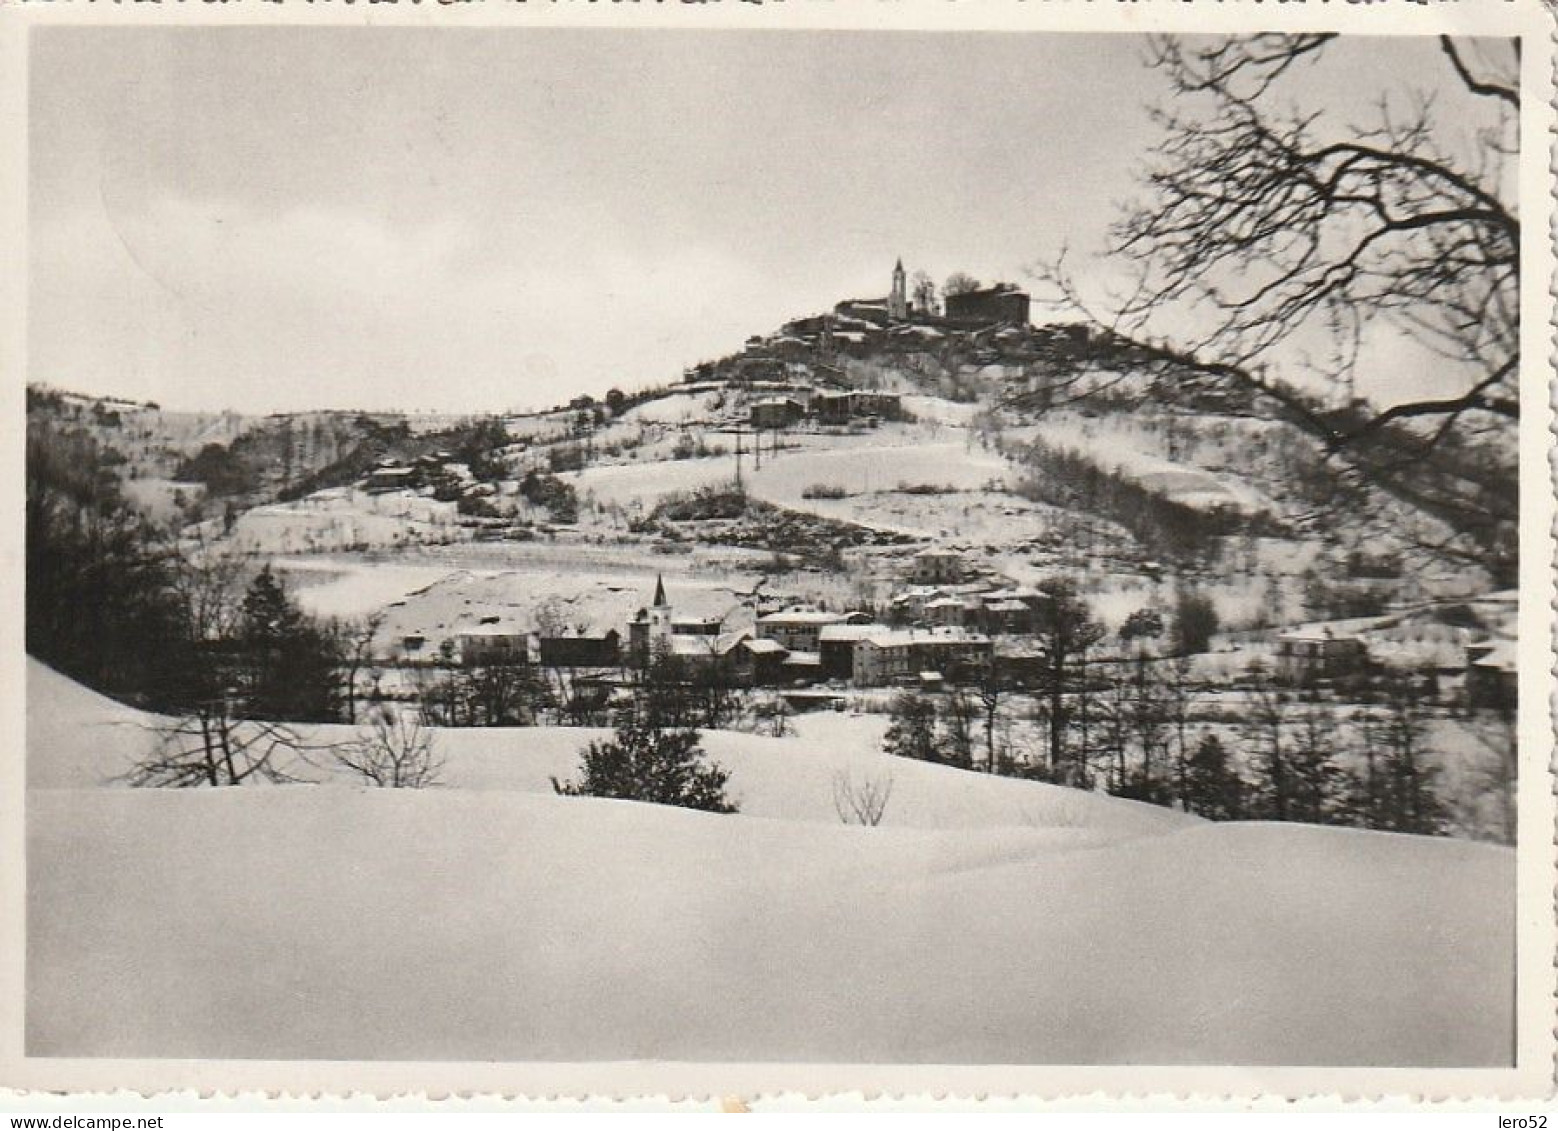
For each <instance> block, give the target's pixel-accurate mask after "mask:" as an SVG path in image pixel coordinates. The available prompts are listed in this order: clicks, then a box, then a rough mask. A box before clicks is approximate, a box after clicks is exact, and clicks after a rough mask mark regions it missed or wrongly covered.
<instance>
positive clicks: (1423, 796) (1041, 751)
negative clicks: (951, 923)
mask: <svg viewBox="0 0 1558 1131" xmlns="http://www.w3.org/2000/svg"><path fill="white" fill-rule="evenodd" d="M1049 598H1050V599H1049V601H1048V602H1047V604H1046V605H1045V606H1044V607H1043V611H1042V612H1041V615H1040V622H1039V625H1038V630H1037V633H1036V641H1037V643H1038V646H1039V655H1038V657H1037V661H1036V663H1035V664H1033V665H1031V666H1030V667H1029V668H1028V669H1027V671H1026V672H1025V673H1023V674H1022V675H1021V676H1019V675H1017V674H1016V673H1014V672H1013V671H1012V670H1011V669H1010V668H1007V669H1004V670H1003V669H1002V668H998V667H996V666H994V665H991V666H990V667H988V668H986V669H985V671H984V672H983V673H981V674H980V675H978V676H977V677H976V678H975V679H973V680H971V681H970V682H968V683H967V684H966V685H964V686H958V687H951V688H948V689H946V690H945V691H938V692H932V693H926V692H920V691H904V692H901V693H899V695H898V696H896V697H895V699H894V700H893V703H892V706H891V713H890V718H889V722H888V727H887V730H886V733H885V735H884V739H883V749H884V750H885V751H886V752H887V753H889V754H894V755H897V756H900V757H907V758H915V759H919V760H922V761H930V762H937V763H941V764H944V765H950V766H955V767H959V768H962V769H971V770H983V771H986V772H989V773H996V774H1004V775H1008V776H1015V777H1026V778H1032V779H1036V780H1041V781H1046V782H1051V783H1055V784H1062V785H1068V786H1072V787H1076V788H1082V789H1090V790H1091V789H1102V790H1104V791H1106V792H1108V793H1110V794H1113V795H1115V796H1119V797H1127V798H1132V799H1135V800H1140V801H1146V802H1150V803H1154V804H1159V805H1167V806H1174V807H1178V808H1182V809H1185V810H1188V811H1190V812H1193V813H1197V814H1200V815H1202V816H1204V817H1208V818H1210V819H1214V820H1276V821H1303V822H1307V823H1313V824H1340V825H1352V826H1357V827H1363V828H1372V829H1385V830H1391V831H1396V832H1407V833H1420V834H1439V833H1443V832H1445V831H1446V830H1447V828H1448V825H1449V820H1450V813H1449V811H1448V808H1447V806H1446V805H1445V804H1444V803H1443V801H1442V800H1441V798H1440V797H1439V795H1438V792H1437V788H1436V783H1437V778H1438V771H1437V768H1436V764H1435V763H1436V758H1435V755H1434V753H1433V749H1432V746H1433V744H1432V739H1431V732H1430V729H1429V716H1428V714H1427V712H1426V710H1425V709H1424V699H1425V694H1424V686H1423V683H1422V682H1421V681H1420V680H1417V679H1414V678H1413V677H1412V676H1411V675H1410V674H1407V673H1400V674H1394V675H1391V676H1387V677H1385V678H1383V679H1381V680H1380V681H1378V683H1377V686H1376V687H1375V689H1374V691H1373V693H1372V694H1371V700H1372V701H1370V702H1367V703H1360V704H1355V705H1350V706H1348V707H1343V706H1341V705H1339V704H1337V703H1334V702H1332V701H1330V700H1329V699H1326V698H1324V697H1322V696H1321V695H1320V694H1319V693H1318V691H1317V690H1316V689H1314V688H1313V687H1309V688H1305V687H1303V686H1295V685H1291V684H1290V683H1288V682H1287V681H1284V680H1282V679H1279V678H1278V676H1277V673H1275V672H1273V671H1271V670H1270V669H1269V668H1267V667H1265V666H1264V665H1262V664H1260V663H1259V662H1257V663H1256V664H1254V665H1252V667H1251V669H1250V670H1249V671H1248V672H1247V673H1246V675H1245V677H1244V678H1243V679H1242V680H1241V681H1239V692H1238V694H1239V700H1238V702H1237V710H1238V716H1237V719H1236V720H1235V721H1233V722H1232V723H1231V724H1230V723H1229V721H1228V720H1227V719H1226V718H1222V717H1219V718H1213V719H1211V720H1210V722H1211V725H1209V716H1208V713H1207V711H1206V710H1205V707H1204V704H1198V701H1197V696H1198V694H1199V685H1198V683H1197V681H1196V680H1195V677H1194V661H1193V660H1192V658H1191V653H1192V652H1194V651H1201V650H1204V647H1205V641H1204V639H1191V638H1192V637H1198V636H1199V635H1200V634H1201V633H1205V632H1209V631H1210V627H1215V618H1213V619H1212V621H1211V624H1210V626H1209V624H1208V620H1207V618H1208V616H1209V615H1210V609H1209V606H1206V605H1205V599H1204V598H1202V597H1200V596H1199V595H1197V594H1194V593H1187V594H1184V595H1182V596H1181V598H1180V601H1179V603H1178V605H1177V607H1176V609H1175V610H1174V611H1173V614H1172V615H1171V617H1170V618H1168V619H1165V618H1164V617H1163V616H1162V615H1161V614H1160V613H1159V612H1157V611H1156V610H1152V609H1143V610H1139V611H1137V612H1136V613H1133V614H1132V615H1131V616H1130V617H1128V618H1127V619H1126V621H1125V623H1124V625H1123V626H1122V627H1121V628H1120V630H1119V632H1118V633H1117V634H1115V636H1114V639H1113V640H1110V639H1109V634H1108V633H1107V632H1106V630H1105V629H1104V627H1103V625H1102V624H1100V623H1099V622H1098V621H1097V620H1096V618H1094V616H1093V615H1092V613H1091V611H1090V610H1089V609H1088V607H1087V605H1086V604H1085V603H1084V602H1083V601H1081V600H1080V599H1079V598H1078V597H1077V595H1076V593H1075V591H1074V590H1073V589H1071V588H1069V587H1067V586H1063V585H1061V586H1055V587H1053V588H1052V590H1051V592H1050V594H1049ZM1193 645H1198V646H1193ZM1230 735H1231V736H1232V737H1231V738H1230Z"/></svg>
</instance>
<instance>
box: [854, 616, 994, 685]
mask: <svg viewBox="0 0 1558 1131" xmlns="http://www.w3.org/2000/svg"><path fill="white" fill-rule="evenodd" d="M992 655H993V648H992V644H991V640H990V638H989V637H988V636H985V635H984V634H982V633H977V632H967V631H965V630H963V629H956V628H945V629H938V630H935V631H927V630H924V629H890V630H888V631H886V632H879V633H876V634H874V635H872V636H867V637H865V638H864V639H861V640H859V641H857V642H856V643H855V653H854V682H855V685H856V686H858V687H886V686H890V685H893V684H906V683H912V682H919V681H920V678H921V675H922V674H925V673H935V674H936V675H939V676H941V677H943V678H944V679H946V680H949V681H951V682H957V681H959V680H960V679H963V678H966V677H968V676H970V675H973V674H975V673H977V672H979V671H981V670H983V669H985V668H988V666H989V664H990V662H991V657H992Z"/></svg>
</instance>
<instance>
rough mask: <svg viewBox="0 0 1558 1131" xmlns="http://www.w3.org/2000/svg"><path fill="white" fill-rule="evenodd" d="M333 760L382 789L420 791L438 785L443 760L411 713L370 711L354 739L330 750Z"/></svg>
mask: <svg viewBox="0 0 1558 1131" xmlns="http://www.w3.org/2000/svg"><path fill="white" fill-rule="evenodd" d="M334 755H335V760H336V761H337V762H338V763H340V765H341V766H343V767H344V768H346V769H348V770H350V771H351V772H352V773H354V774H356V775H357V776H358V777H360V778H362V779H363V780H364V781H366V782H371V783H372V784H373V785H376V786H381V787H383V788H385V789H423V788H425V787H427V786H431V785H437V784H438V775H439V774H440V773H441V772H442V771H443V768H444V760H443V757H442V755H440V754H439V753H438V751H437V748H436V745H435V743H434V740H433V734H432V732H431V731H429V730H428V729H427V728H426V727H424V726H423V725H422V722H421V720H420V719H418V718H417V717H416V715H415V713H413V712H409V711H395V710H391V709H390V708H388V707H383V706H381V707H379V708H377V709H376V710H374V711H373V712H372V713H371V714H370V716H369V718H368V721H367V722H366V723H365V724H364V725H363V727H362V728H361V729H360V730H359V731H358V732H357V738H356V739H355V740H353V741H351V742H347V743H343V744H341V745H339V746H337V747H335V749H334Z"/></svg>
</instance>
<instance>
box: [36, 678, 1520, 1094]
mask: <svg viewBox="0 0 1558 1131" xmlns="http://www.w3.org/2000/svg"><path fill="white" fill-rule="evenodd" d="M28 674H29V679H28V689H27V693H28V706H29V711H28V774H29V778H28V781H29V793H28V987H27V989H28V997H27V1044H28V1051H29V1053H31V1054H33V1055H75V1056H99V1055H121V1056H125V1055H135V1056H163V1057H181V1056H242V1057H264V1058H292V1057H328V1058H350V1059H358V1058H362V1059H373V1058H406V1059H444V1058H462V1059H483V1060H488V1059H490V1060H507V1059H543V1060H544V1059H579V1060H595V1059H662V1058H671V1059H692V1060H742V1059H747V1060H769V1059H773V1060H781V1059H782V1060H795V1061H801V1060H843V1061H884V1062H892V1061H911V1062H912V1061H920V1062H947V1063H956V1062H974V1061H978V1062H990V1063H1054V1062H1074V1063H1198V1062H1199V1063H1287V1064H1321V1063H1324V1064H1403V1065H1405V1064H1412V1065H1415V1064H1445V1065H1494V1064H1503V1063H1507V1062H1508V1061H1509V1059H1510V1057H1511V1055H1512V1048H1511V1037H1510V1034H1511V1032H1512V994H1511V986H1512V984H1513V936H1512V928H1513V918H1514V917H1513V914H1512V909H1513V883H1514V868H1513V855H1512V854H1511V853H1510V852H1508V851H1507V850H1503V849H1498V848H1491V847H1487V846H1483V845H1474V844H1467V843H1460V842H1450V841H1443V840H1427V839H1419V838H1412V837H1401V836H1393V835H1388V834H1379V833H1364V832H1356V831H1350V830H1338V829H1322V828H1311V827H1304V826H1276V825H1256V824H1246V825H1240V824H1230V825H1208V824H1205V823H1203V822H1199V821H1196V820H1194V819H1191V818H1188V817H1185V816H1183V815H1179V814H1175V813H1172V812H1169V811H1167V810H1162V809H1155V808H1151V807H1147V806H1140V805H1135V804H1132V803H1130V802H1124V801H1119V800H1115V799H1110V798H1106V797H1101V796H1093V795H1087V794H1082V793H1078V792H1075V791H1070V790H1065V789H1060V788H1057V787H1050V786H1044V785H1040V784H1037V783H1031V782H1022V781H1014V780H1007V779H998V778H989V777H986V776H983V775H979V774H972V773H964V772H960V771H955V770H949V769H944V768H941V767H935V766H929V765H925V764H921V763H911V762H904V761H901V760H896V759H889V758H887V757H886V756H884V755H881V754H880V753H878V752H877V743H878V740H879V734H880V730H879V727H880V723H879V722H878V721H876V720H871V719H864V718H854V717H851V716H848V715H822V716H810V717H806V718H803V719H802V720H801V721H800V723H801V727H800V733H799V735H798V736H797V737H796V738H794V739H789V740H772V739H760V738H754V737H752V736H747V735H735V734H721V733H717V734H711V735H708V736H707V742H706V746H707V748H708V750H709V751H710V753H711V754H712V755H713V756H714V757H715V758H716V759H717V760H719V761H721V762H722V763H723V764H725V765H726V766H727V767H728V768H729V769H730V770H731V771H732V780H731V786H732V792H733V793H734V794H735V795H736V796H737V797H738V798H739V800H740V802H741V805H742V814H741V815H740V816H713V815H708V814H700V813H692V812H687V811H684V810H677V809H667V808H662V807H657V806H648V805H640V804H635V803H627V802H609V801H598V800H590V799H579V798H560V797H556V796H553V795H552V794H551V792H550V786H549V783H548V782H547V778H548V776H549V775H550V774H554V773H567V772H569V770H570V769H571V767H572V764H573V759H574V755H575V752H576V751H577V749H578V748H579V746H581V745H582V744H583V741H584V740H585V739H586V738H587V737H588V736H589V732H578V731H564V730H557V729H552V730H512V731H465V732H443V733H440V734H439V735H438V739H439V742H440V743H441V745H442V748H443V749H444V752H445V753H446V755H447V757H448V769H447V772H446V775H445V777H446V781H447V785H445V786H444V787H442V788H437V789H429V790H421V791H385V790H371V789H363V788H358V787H355V786H350V785H348V784H346V783H345V782H343V781H341V780H339V779H336V780H335V781H333V782H331V783H329V784H324V785H312V786H311V785H299V786H284V787H275V788H253V789H225V790H192V791H186V792H171V791H169V792H161V791H139V790H131V789H125V788H111V787H110V788H105V787H104V786H103V784H102V783H103V782H104V780H105V779H107V778H109V777H111V776H112V775H113V774H114V773H116V772H117V771H118V770H119V769H120V768H121V767H122V765H123V763H124V762H125V761H126V760H128V759H131V758H133V757H134V752H135V750H136V749H138V745H137V744H139V743H143V742H145V741H147V739H148V734H147V731H146V730H145V723H146V721H147V720H146V719H145V717H144V716H140V715H138V714H137V713H136V712H134V711H131V710H129V709H128V708H124V707H121V706H118V705H115V704H113V703H110V702H109V701H107V700H104V699H101V698H100V697H98V696H95V695H93V694H91V693H89V692H86V691H84V690H83V689H81V688H79V687H77V686H76V685H74V684H72V683H71V682H70V681H69V680H66V679H64V678H63V677H61V676H59V675H57V674H55V673H53V672H50V671H48V670H47V669H45V668H43V667H41V666H39V665H36V664H32V665H30V667H29V673H28ZM839 772H849V773H850V774H851V775H852V776H855V777H856V779H857V780H859V778H860V777H863V776H877V777H880V776H884V775H890V776H891V777H892V779H893V783H894V789H893V795H892V800H891V802H890V804H889V808H888V811H887V816H886V819H885V821H884V822H883V824H882V825H881V826H880V827H877V828H861V827H854V826H850V827H845V826H843V825H841V824H839V823H838V821H837V819H836V817H835V816H834V815H833V813H832V794H831V786H832V781H833V778H834V775H835V774H837V773H839ZM321 776H323V775H321Z"/></svg>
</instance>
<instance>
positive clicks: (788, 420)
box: [748, 397, 806, 431]
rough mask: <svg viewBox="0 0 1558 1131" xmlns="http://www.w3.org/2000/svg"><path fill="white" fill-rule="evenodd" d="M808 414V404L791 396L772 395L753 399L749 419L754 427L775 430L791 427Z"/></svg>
mask: <svg viewBox="0 0 1558 1131" xmlns="http://www.w3.org/2000/svg"><path fill="white" fill-rule="evenodd" d="M805 416H806V406H805V405H803V404H801V402H800V401H798V400H795V399H793V398H791V397H770V398H765V399H763V400H760V401H753V402H752V404H751V406H750V408H749V409H748V421H749V423H750V424H751V425H752V427H753V428H754V429H758V430H760V431H761V430H775V429H780V428H790V427H792V426H794V425H796V424H798V423H800V422H801V420H803V419H804V418H805Z"/></svg>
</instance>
